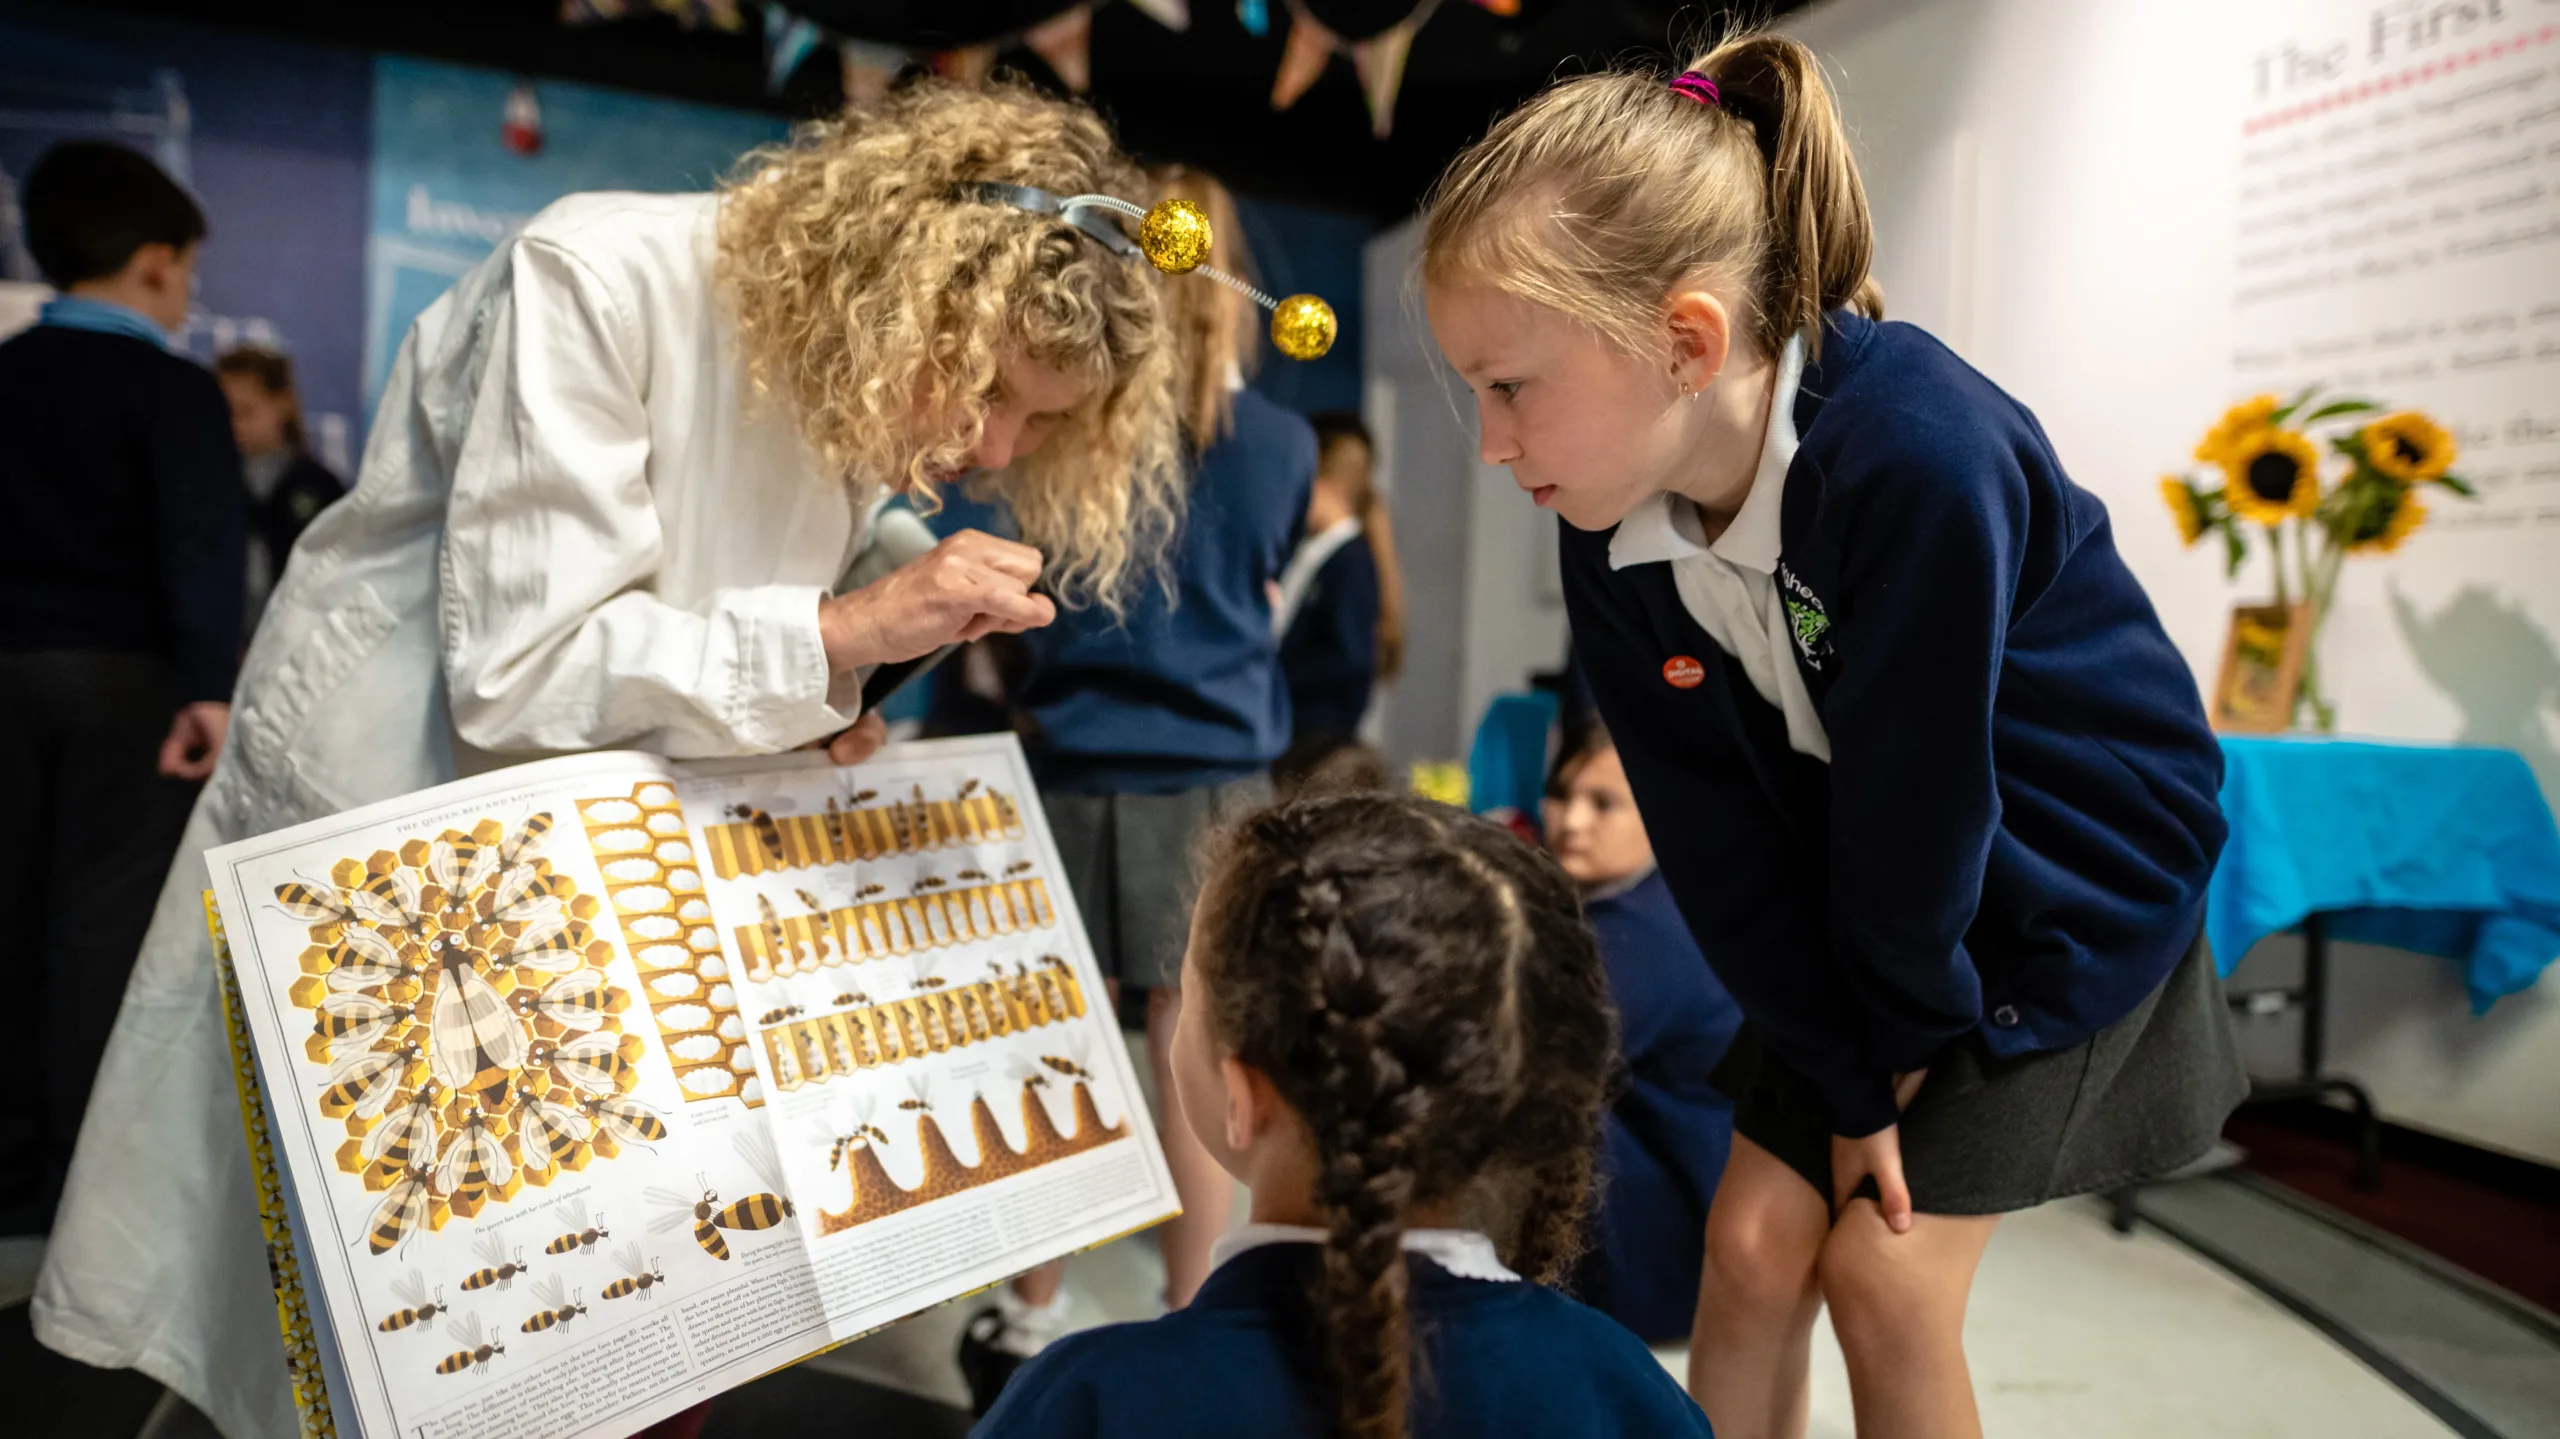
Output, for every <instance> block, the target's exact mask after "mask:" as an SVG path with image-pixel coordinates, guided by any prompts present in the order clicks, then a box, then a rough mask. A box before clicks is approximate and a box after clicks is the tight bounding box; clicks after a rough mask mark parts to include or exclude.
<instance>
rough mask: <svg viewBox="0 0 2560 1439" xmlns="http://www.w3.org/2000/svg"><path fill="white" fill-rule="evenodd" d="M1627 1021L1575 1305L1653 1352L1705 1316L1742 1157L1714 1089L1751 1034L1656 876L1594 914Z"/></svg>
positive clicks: (1729, 1108)
mask: <svg viewBox="0 0 2560 1439" xmlns="http://www.w3.org/2000/svg"><path fill="white" fill-rule="evenodd" d="M1584 914H1585V916H1586V917H1587V918H1588V919H1589V920H1590V922H1591V935H1592V938H1593V939H1594V940H1595V941H1596V942H1597V943H1598V946H1599V950H1600V963H1601V966H1602V967H1603V968H1604V969H1605V970H1607V972H1608V976H1609V1001H1610V1003H1611V1004H1613V1005H1615V1006H1616V1007H1617V1010H1618V1050H1619V1054H1620V1055H1621V1057H1622V1060H1623V1062H1624V1065H1625V1068H1624V1070H1623V1071H1622V1072H1621V1073H1620V1074H1619V1075H1618V1076H1617V1077H1616V1081H1615V1083H1614V1085H1613V1086H1612V1088H1613V1091H1614V1092H1613V1094H1612V1097H1611V1099H1610V1103H1609V1108H1608V1111H1607V1113H1606V1114H1605V1115H1604V1116H1603V1117H1602V1123H1601V1146H1600V1175H1601V1185H1600V1194H1599V1203H1598V1204H1597V1205H1596V1206H1595V1207H1594V1208H1593V1210H1592V1214H1591V1226H1590V1228H1591V1235H1590V1248H1589V1249H1587V1250H1586V1251H1584V1254H1583V1257H1582V1262H1581V1264H1580V1265H1579V1266H1578V1267H1577V1268H1576V1270H1575V1272H1574V1276H1573V1281H1572V1289H1573V1293H1574V1296H1575V1297H1576V1298H1578V1299H1580V1300H1581V1301H1582V1302H1583V1303H1585V1304H1588V1305H1590V1306H1591V1307H1592V1308H1594V1309H1597V1310H1599V1311H1600V1312H1601V1313H1603V1314H1606V1315H1608V1316H1609V1317H1610V1318H1612V1319H1615V1320H1617V1321H1618V1322H1619V1323H1621V1324H1624V1325H1625V1326H1627V1327H1628V1328H1629V1329H1632V1330H1634V1331H1635V1333H1636V1337H1637V1338H1639V1339H1642V1340H1644V1341H1645V1342H1646V1343H1648V1344H1662V1343H1668V1342H1671V1341H1675V1340H1680V1339H1685V1338H1687V1337H1688V1335H1689V1326H1690V1322H1691V1321H1692V1320H1693V1319H1694V1318H1696V1316H1697V1309H1698V1276H1699V1273H1700V1270H1701V1266H1702V1265H1703V1264H1704V1263H1705V1260H1706V1231H1707V1205H1708V1204H1709V1203H1711V1202H1712V1201H1713V1200H1714V1199H1715V1194H1716V1181H1717V1180H1718V1179H1719V1178H1721V1177H1722V1176H1723V1174H1724V1161H1725V1155H1726V1153H1727V1152H1728V1151H1729V1150H1730V1149H1731V1148H1732V1146H1733V1101H1732V1100H1730V1099H1727V1098H1726V1097H1725V1096H1724V1095H1723V1094H1722V1093H1721V1092H1719V1091H1718V1090H1717V1089H1716V1087H1715V1086H1714V1085H1712V1084H1709V1083H1708V1082H1707V1075H1708V1074H1709V1073H1711V1072H1712V1071H1713V1070H1714V1069H1715V1067H1716V1061H1718V1060H1720V1059H1722V1058H1724V1051H1725V1046H1726V1045H1728V1044H1730V1043H1732V1041H1733V1032H1734V1030H1735V1029H1737V1028H1739V1027H1740V1026H1741V1023H1742V1011H1741V1010H1739V1009H1737V1008H1736V1007H1735V1006H1734V1003H1733V996H1731V995H1729V994H1727V993H1725V991H1724V986H1723V985H1721V984H1719V983H1717V982H1716V976H1715V971H1713V970H1711V969H1709V968H1708V967H1707V961H1706V957H1705V956H1703V955H1701V954H1699V953H1698V943H1697V941H1696V940H1695V939H1693V938H1691V937H1690V934H1689V930H1688V927H1687V925H1686V924H1685V923H1684V922H1683V921H1682V920H1681V918H1680V910H1679V907H1678V906H1677V905H1676V904H1675V903H1674V902H1673V901H1672V898H1671V886H1670V885H1668V884H1666V883H1664V882H1663V879H1662V872H1661V871H1660V870H1655V871H1654V872H1652V873H1651V874H1648V875H1646V876H1645V877H1644V878H1643V879H1642V880H1639V881H1638V882H1637V883H1636V884H1635V885H1633V886H1632V887H1630V888H1628V889H1626V890H1623V891H1621V892H1619V893H1616V894H1612V895H1609V896H1607V897H1605V898H1600V899H1594V900H1592V901H1591V902H1590V903H1589V904H1588V905H1586V906H1585V908H1584Z"/></svg>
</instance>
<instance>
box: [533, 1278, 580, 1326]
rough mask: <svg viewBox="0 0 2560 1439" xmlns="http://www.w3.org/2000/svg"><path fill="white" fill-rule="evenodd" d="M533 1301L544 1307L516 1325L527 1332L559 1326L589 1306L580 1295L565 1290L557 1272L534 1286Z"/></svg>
mask: <svg viewBox="0 0 2560 1439" xmlns="http://www.w3.org/2000/svg"><path fill="white" fill-rule="evenodd" d="M533 1302H534V1303H536V1304H539V1305H541V1306H542V1307H541V1308H539V1309H536V1310H535V1311H533V1313H531V1314H529V1315H527V1316H525V1321H524V1322H523V1323H522V1324H519V1325H517V1326H516V1328H517V1329H519V1330H521V1331H522V1332H524V1333H527V1334H539V1333H541V1332H542V1331H544V1330H546V1329H554V1328H558V1327H559V1326H561V1325H564V1324H567V1323H568V1322H569V1321H570V1320H572V1319H575V1318H577V1317H578V1316H579V1315H581V1314H584V1313H586V1312H587V1306H586V1305H585V1304H584V1303H583V1302H581V1300H580V1298H579V1296H577V1295H574V1294H567V1293H564V1292H563V1290H562V1286H561V1283H560V1277H559V1276H558V1275H556V1274H555V1275H553V1276H552V1277H550V1278H549V1279H545V1280H542V1281H541V1282H539V1283H537V1284H535V1285H534V1286H533Z"/></svg>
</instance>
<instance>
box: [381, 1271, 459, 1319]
mask: <svg viewBox="0 0 2560 1439" xmlns="http://www.w3.org/2000/svg"><path fill="white" fill-rule="evenodd" d="M391 1292H392V1294H393V1295H395V1296H397V1297H398V1299H399V1300H400V1303H401V1305H402V1307H401V1308H400V1309H398V1310H395V1311H393V1312H392V1313H390V1314H387V1315H384V1316H383V1319H382V1322H381V1323H379V1324H376V1325H375V1326H373V1327H374V1328H375V1329H377V1330H379V1331H381V1332H382V1333H384V1334H397V1333H399V1332H400V1331H401V1330H403V1329H416V1330H417V1331H418V1332H419V1333H421V1334H423V1333H425V1332H427V1331H428V1330H430V1329H432V1328H434V1327H435V1322H436V1316H437V1315H439V1314H442V1313H444V1312H445V1302H444V1288H443V1286H441V1285H439V1286H437V1288H436V1297H435V1298H433V1299H429V1298H428V1297H427V1277H426V1276H425V1275H423V1274H420V1273H419V1272H418V1271H417V1270H415V1269H412V1270H410V1271H409V1277H408V1278H406V1279H394V1280H392V1281H391Z"/></svg>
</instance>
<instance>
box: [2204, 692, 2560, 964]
mask: <svg viewBox="0 0 2560 1439" xmlns="http://www.w3.org/2000/svg"><path fill="white" fill-rule="evenodd" d="M2222 749H2223V754H2224V755H2225V757H2226V758H2227V759H2228V761H2229V765H2228V771H2227V773H2226V774H2225V775H2224V777H2223V782H2222V808H2223V812H2224V813H2225V814H2226V815H2228V816H2229V817H2230V820H2231V840H2230V843H2229V845H2228V846H2226V847H2225V848H2224V850H2223V852H2222V865H2221V867H2220V868H2219V869H2217V870H2215V871H2214V876H2213V884H2212V888H2211V890H2210V891H2209V893H2208V896H2207V901H2206V918H2205V936H2206V939H2207V941H2208V942H2210V943H2211V944H2212V946H2213V955H2214V959H2215V961H2216V963H2218V964H2219V965H2220V966H2221V968H2222V972H2223V973H2224V974H2229V973H2230V972H2231V969H2232V966H2234V965H2236V964H2238V963H2239V962H2240V958H2241V956H2242V955H2245V954H2247V953H2248V952H2249V947H2250V946H2251V945H2253V944H2256V943H2257V942H2258V941H2259V940H2261V939H2263V938H2265V937H2266V936H2268V935H2270V934H2274V933H2276V932H2278V931H2280V930H2286V929H2291V928H2293V927H2294V926H2296V925H2298V924H2300V923H2301V922H2302V921H2303V919H2304V917H2305V916H2308V915H2310V914H2313V913H2319V914H2323V915H2326V916H2327V917H2328V918H2327V923H2328V932H2329V935H2330V937H2331V938H2333V939H2344V940H2358V941H2362V942H2364V943H2367V944H2383V945H2390V946H2392V947H2394V948H2398V949H2409V950H2416V951H2418V952H2420V953H2423V954H2438V955H2443V956H2444V957H2446V958H2448V959H2456V960H2460V961H2462V963H2463V966H2464V970H2463V983H2464V985H2465V987H2466V988H2468V989H2469V990H2470V993H2471V1007H2472V1010H2473V1012H2474V1013H2479V1012H2483V1011H2485V1010H2487V1009H2488V1008H2489V1006H2490V1005H2491V1004H2493V1003H2495V1002H2496V1001H2497V999H2498V998H2499V996H2501V995H2508V994H2513V993H2515V992H2516V991H2518V990H2521V989H2525V988H2528V987H2530V986H2531V985H2532V984H2533V982H2534V981H2535V980H2536V979H2537V978H2539V977H2540V976H2541V974H2542V970H2543V966H2545V965H2547V964H2549V963H2551V961H2552V959H2553V957H2554V956H2560V831H2555V830H2554V828H2553V826H2552V822H2551V807H2550V805H2549V804H2547V803H2546V802H2545V801H2544V800H2543V797H2542V788H2541V786H2540V785H2539V784H2537V783H2536V782H2535V780H2534V776H2533V771H2532V770H2530V769H2528V768H2526V766H2525V762H2524V760H2523V758H2522V757H2521V756H2519V755H2517V754H2516V753H2515V752H2514V751H2513V750H2503V749H2484V748H2470V747H2462V746H2448V745H2397V744H2373V743H2368V742H2362V741H2355V740H2333V739H2315V738H2297V737H2285V738H2267V739H2244V738H2239V737H2226V738H2225V739H2224V740H2223V742H2222Z"/></svg>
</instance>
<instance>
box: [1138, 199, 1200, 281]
mask: <svg viewBox="0 0 2560 1439" xmlns="http://www.w3.org/2000/svg"><path fill="white" fill-rule="evenodd" d="M1214 238H1215V237H1214V236H1212V235H1211V234H1210V233H1209V217H1208V216H1207V215H1205V214H1202V213H1201V211H1200V207H1199V206H1197V205H1194V204H1192V203H1191V202H1190V201H1188V200H1165V201H1161V202H1159V203H1158V204H1157V205H1156V207H1155V208H1154V209H1152V210H1149V211H1148V212H1147V218H1146V219H1145V220H1144V221H1142V222H1140V223H1139V225H1138V248H1139V250H1141V251H1142V252H1144V253H1145V255H1146V257H1147V263H1148V264H1151V265H1153V266H1155V267H1156V268H1157V269H1159V270H1162V271H1164V272H1165V273H1166V274H1168V275H1187V274H1190V273H1191V272H1192V271H1194V270H1196V269H1199V268H1200V266H1201V265H1202V264H1203V263H1205V262H1206V261H1207V260H1208V258H1209V245H1210V242H1211V240H1212V239H1214Z"/></svg>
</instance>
